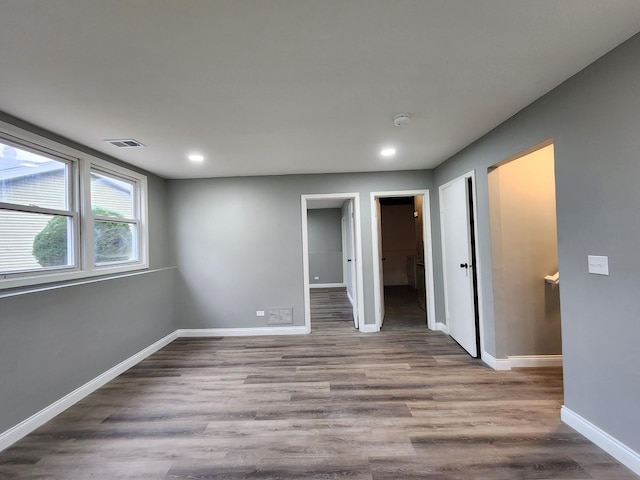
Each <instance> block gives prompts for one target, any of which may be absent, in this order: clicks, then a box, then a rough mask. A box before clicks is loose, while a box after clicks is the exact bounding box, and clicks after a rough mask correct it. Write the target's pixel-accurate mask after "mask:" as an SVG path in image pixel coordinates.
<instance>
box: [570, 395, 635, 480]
mask: <svg viewBox="0 0 640 480" xmlns="http://www.w3.org/2000/svg"><path fill="white" fill-rule="evenodd" d="M560 418H561V419H562V421H563V422H564V423H566V424H567V425H569V426H570V427H571V428H573V429H574V430H576V431H578V432H579V433H581V434H582V435H584V436H585V437H587V438H588V439H589V440H591V441H592V442H593V443H595V444H596V445H597V446H599V447H600V448H601V449H603V450H604V451H605V452H607V453H608V454H609V455H611V456H612V457H613V458H615V459H616V460H618V461H619V462H620V463H622V464H623V465H625V466H626V467H627V468H629V469H631V470H632V471H633V472H634V473H635V474H637V475H640V454H639V453H638V452H635V451H633V450H631V449H630V448H629V447H627V446H626V445H625V444H624V443H622V442H620V441H619V440H617V439H615V438H613V437H612V436H611V435H609V434H608V433H607V432H605V431H604V430H601V429H600V428H598V427H596V426H595V425H594V424H593V423H591V422H589V421H588V420H586V419H585V418H582V417H581V416H580V415H578V414H577V413H575V412H574V411H572V410H570V409H569V408H567V407H565V406H563V407H562V409H561V410H560Z"/></svg>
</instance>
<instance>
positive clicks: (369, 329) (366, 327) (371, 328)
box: [360, 323, 380, 333]
mask: <svg viewBox="0 0 640 480" xmlns="http://www.w3.org/2000/svg"><path fill="white" fill-rule="evenodd" d="M360 331H361V332H362V333H376V332H379V331H380V327H378V326H377V325H375V324H372V323H363V324H362V325H360Z"/></svg>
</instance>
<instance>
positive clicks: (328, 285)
mask: <svg viewBox="0 0 640 480" xmlns="http://www.w3.org/2000/svg"><path fill="white" fill-rule="evenodd" d="M346 286H347V284H346V283H310V284H309V288H346Z"/></svg>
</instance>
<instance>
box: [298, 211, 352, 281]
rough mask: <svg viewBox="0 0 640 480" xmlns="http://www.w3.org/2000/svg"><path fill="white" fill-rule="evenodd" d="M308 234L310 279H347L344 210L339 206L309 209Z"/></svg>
mask: <svg viewBox="0 0 640 480" xmlns="http://www.w3.org/2000/svg"><path fill="white" fill-rule="evenodd" d="M307 234H308V241H309V283H311V284H314V283H315V284H318V283H343V282H344V279H343V278H342V266H343V265H342V264H343V261H342V211H341V210H340V209H339V208H319V209H313V210H308V212H307ZM315 277H318V279H317V280H316V279H315Z"/></svg>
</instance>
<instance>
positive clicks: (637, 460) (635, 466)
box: [0, 324, 640, 475]
mask: <svg viewBox="0 0 640 480" xmlns="http://www.w3.org/2000/svg"><path fill="white" fill-rule="evenodd" d="M440 325H443V324H440ZM437 326H438V324H436V327H437ZM363 327H364V328H363V329H362V331H365V332H366V331H377V328H376V326H375V325H363ZM305 333H308V332H307V331H306V327H304V326H302V327H272V328H206V329H178V330H176V331H174V332H172V333H170V334H169V335H167V336H165V337H163V338H161V339H160V340H158V341H157V342H155V343H153V344H152V345H149V346H148V347H147V348H145V349H143V350H141V351H140V352H138V353H136V354H134V355H132V356H131V357H129V358H127V359H126V360H124V361H123V362H120V363H119V364H117V365H116V366H114V367H112V368H110V369H109V370H107V371H106V372H104V373H102V374H101V375H98V376H97V377H96V378H94V379H93V380H90V381H89V382H87V383H85V384H84V385H82V386H81V387H79V388H77V389H75V390H74V391H72V392H70V393H69V394H67V395H65V396H64V397H62V398H60V399H59V400H57V401H55V402H54V403H52V404H51V405H49V406H47V407H45V408H43V409H42V410H40V411H39V412H37V413H35V414H34V415H32V416H31V417H29V418H27V419H26V420H24V421H22V422H20V423H19V424H17V425H15V426H14V427H12V428H10V429H9V430H7V431H5V432H3V433H1V434H0V451H2V450H4V449H6V448H8V447H10V446H11V445H13V444H14V443H15V442H17V441H18V440H20V439H21V438H23V437H25V436H26V435H28V434H29V433H31V432H33V431H34V430H35V429H37V428H38V427H40V426H42V425H43V424H45V423H46V422H48V421H49V420H51V419H53V418H54V417H55V416H56V415H58V414H60V413H62V412H63V411H64V410H66V409H67V408H69V407H71V406H73V405H74V404H76V403H77V402H79V401H80V400H82V399H83V398H85V397H86V396H88V395H89V394H91V393H93V392H94V391H96V390H97V389H98V388H100V387H102V386H103V385H105V384H107V383H108V382H110V381H111V380H113V379H114V378H116V377H117V376H118V375H120V374H122V373H124V372H125V371H126V370H128V369H129V368H131V367H133V366H135V365H137V364H138V363H140V362H141V361H142V360H144V359H145V358H147V357H148V356H149V355H151V354H153V353H155V352H157V351H158V350H160V349H161V348H163V347H165V346H166V345H168V344H169V343H171V342H172V341H174V340H175V339H177V338H181V337H187V338H188V337H226V336H249V335H300V334H305ZM558 357H559V358H558ZM482 360H483V361H484V362H485V363H486V364H487V365H488V366H489V367H491V368H493V369H495V370H510V369H511V367H512V366H513V367H514V368H518V367H521V366H552V365H553V366H556V365H558V364H560V365H561V364H562V356H561V355H546V356H545V355H542V356H520V357H509V358H507V359H496V358H495V357H493V356H492V355H491V354H489V353H487V352H482ZM560 414H561V418H562V421H563V422H564V423H566V424H567V425H569V426H570V427H572V428H574V429H575V430H577V431H578V432H579V433H581V434H582V435H584V436H585V437H586V438H588V439H589V440H591V441H592V442H593V443H595V444H596V445H598V446H599V447H600V448H602V449H603V450H604V451H606V452H607V453H609V454H610V455H611V456H613V457H614V458H615V459H616V460H618V461H619V462H620V463H622V464H623V465H625V466H627V467H628V468H629V469H631V470H632V471H633V472H635V473H636V474H638V475H640V454H638V453H637V452H635V451H634V450H632V449H630V448H629V447H627V446H626V445H624V444H623V443H622V442H620V441H618V440H617V439H615V438H614V437H612V436H611V435H609V434H608V433H606V432H605V431H603V430H601V429H600V428H598V427H597V426H595V425H594V424H592V423H591V422H589V421H588V420H586V419H584V418H582V417H581V416H580V415H578V414H577V413H575V412H573V411H572V410H570V409H569V408H567V407H566V406H563V407H562V410H561V412H560Z"/></svg>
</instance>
